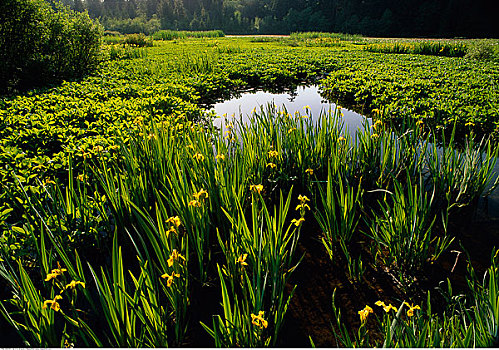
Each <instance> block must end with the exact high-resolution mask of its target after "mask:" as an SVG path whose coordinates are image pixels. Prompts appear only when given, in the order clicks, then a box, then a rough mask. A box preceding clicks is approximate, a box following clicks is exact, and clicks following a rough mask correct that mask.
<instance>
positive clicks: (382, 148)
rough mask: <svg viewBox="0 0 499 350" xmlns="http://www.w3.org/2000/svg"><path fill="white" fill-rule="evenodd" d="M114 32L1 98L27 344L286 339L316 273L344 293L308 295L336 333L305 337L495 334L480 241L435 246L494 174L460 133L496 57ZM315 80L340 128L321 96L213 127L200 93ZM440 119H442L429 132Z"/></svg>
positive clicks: (8, 238)
mask: <svg viewBox="0 0 499 350" xmlns="http://www.w3.org/2000/svg"><path fill="white" fill-rule="evenodd" d="M130 38H131V39H130V40H132V39H134V42H132V43H130V44H127V43H126V42H125V41H123V42H119V43H111V44H109V45H106V46H105V47H104V53H103V54H104V56H105V57H107V58H108V60H107V61H106V62H104V64H103V65H102V67H101V70H99V72H98V74H95V75H93V76H89V77H86V78H85V79H83V80H81V81H72V82H64V83H62V84H60V85H59V86H56V87H53V88H50V89H45V90H43V91H30V92H27V93H24V94H18V95H16V96H8V97H4V98H3V99H2V100H1V101H0V125H1V126H2V127H1V128H0V176H1V179H0V180H1V181H0V182H1V183H2V188H1V192H0V228H1V236H0V278H1V279H0V285H1V287H2V290H4V291H5V292H4V294H3V295H1V306H2V307H1V308H0V313H2V315H3V316H4V318H5V320H6V322H7V323H8V324H9V326H6V327H2V330H3V329H5V330H6V331H7V332H14V331H16V330H17V333H18V334H20V335H21V337H22V340H23V341H24V342H25V344H26V345H28V346H53V347H59V346H61V347H62V346H76V347H79V346H81V347H83V346H88V347H92V346H106V347H166V346H184V345H188V346H213V345H216V346H277V345H290V344H292V345H294V344H293V343H292V341H289V340H287V339H286V337H285V336H283V333H284V332H285V331H286V329H289V328H288V327H290V326H292V325H290V324H289V323H286V322H285V319H286V318H288V319H289V318H290V315H289V314H290V313H291V311H292V310H293V309H294V308H296V304H294V300H296V295H297V294H300V293H302V295H303V294H304V295H305V298H306V299H311V298H315V297H317V295H316V294H315V293H316V289H320V288H322V287H323V286H324V285H327V286H328V287H329V286H332V285H334V286H335V287H336V286H338V287H341V288H338V291H337V292H336V293H335V295H334V298H336V300H337V298H343V300H347V301H348V302H347V303H344V304H342V305H341V312H342V314H343V317H341V315H340V310H339V308H338V307H337V303H333V308H332V309H330V306H331V294H329V295H327V299H326V302H325V303H326V304H327V305H328V307H327V310H329V311H326V312H325V314H326V315H325V316H324V315H321V317H322V316H324V317H327V320H328V321H327V327H330V325H331V324H334V331H333V329H329V333H333V332H334V333H336V334H337V337H336V341H334V340H331V341H329V340H327V339H326V338H316V337H315V336H314V338H313V339H311V340H312V341H315V342H318V345H321V346H333V345H346V346H353V345H355V346H378V347H379V346H381V345H383V343H385V344H388V345H394V346H395V345H404V346H412V347H418V346H422V345H425V346H449V347H452V346H492V345H494V344H495V343H496V342H497V340H498V330H499V327H498V324H499V306H498V305H499V302H498V300H499V299H498V298H499V292H498V290H499V288H498V287H499V286H498V281H499V280H498V278H497V273H498V268H497V266H498V261H497V259H498V254H499V253H496V251H495V250H493V249H492V244H491V242H487V244H485V245H484V247H482V248H483V251H485V252H486V254H479V255H478V258H480V259H482V260H481V262H482V263H483V264H486V265H487V266H491V267H490V268H489V269H487V271H488V272H487V275H486V278H485V279H482V278H481V277H482V276H477V274H476V273H475V272H474V270H473V269H472V268H471V264H472V263H474V261H473V260H472V259H473V258H477V256H476V255H474V256H473V257H469V258H463V259H464V260H463V261H464V262H462V261H460V262H459V266H458V267H462V266H463V264H464V266H468V265H469V266H470V267H469V268H468V270H469V271H467V272H466V271H464V272H463V271H462V270H460V271H459V273H457V272H454V268H453V267H452V263H454V260H451V263H450V264H449V258H448V256H446V254H450V253H451V252H453V251H455V250H456V249H459V250H460V251H462V250H463V249H472V248H474V247H475V246H474V245H473V244H469V242H467V241H466V239H465V238H466V237H465V234H464V233H462V232H461V231H458V230H455V229H454V230H452V229H449V227H451V225H459V224H461V221H459V220H460V218H461V217H463V218H465V220H468V218H469V217H470V214H469V213H470V212H471V213H472V212H473V210H474V209H475V208H476V205H477V202H478V200H479V198H480V197H481V196H482V195H486V194H487V193H488V192H489V191H491V190H492V189H493V188H494V187H495V186H497V184H498V182H499V180H497V174H494V171H493V169H494V165H495V164H496V162H497V155H498V152H499V148H497V147H496V144H495V143H494V141H493V140H491V139H484V140H482V139H481V137H480V136H481V135H480V136H478V137H475V138H473V136H472V135H471V134H470V131H475V132H477V131H481V132H482V133H485V134H490V133H492V134H493V135H495V136H497V125H498V124H497V123H498V122H497V120H496V116H497V113H496V111H497V108H498V106H497V91H495V90H494V88H493V86H494V81H497V79H498V76H499V71H498V64H497V63H495V62H493V61H479V60H475V59H468V58H464V57H445V56H432V55H424V54H391V53H382V52H369V51H367V50H364V49H363V47H364V46H365V44H364V43H359V42H354V43H352V42H348V41H345V40H340V39H347V37H342V38H336V37H334V36H323V35H318V34H316V33H310V34H308V35H305V34H303V35H295V36H294V37H293V38H286V39H272V40H270V41H269V42H262V41H261V40H258V39H248V38H246V39H240V38H202V39H182V40H171V41H163V40H161V41H154V42H153V46H147V45H146V46H143V47H137V46H138V45H137V44H136V42H138V41H139V40H140V39H139V38H138V37H135V36H133V37H130ZM352 39H356V38H355V37H353V38H352ZM435 45H440V44H438V43H437V44H435ZM456 45H461V44H460V43H457V44H456ZM430 47H432V46H431V45H430ZM456 47H460V46H456ZM420 53H424V52H420ZM425 67H430V68H431V69H424V68H425ZM313 81H315V82H316V83H318V84H321V86H322V87H323V90H324V92H328V93H333V94H334V95H336V97H340V98H341V100H342V101H343V102H349V103H350V104H349V106H352V105H354V104H357V105H359V104H364V105H365V107H366V108H365V110H367V111H368V112H369V113H370V114H371V115H372V116H373V117H374V120H373V121H372V123H368V122H366V123H364V126H363V128H362V129H358V130H356V131H351V132H348V131H347V130H346V129H345V127H344V124H343V120H342V111H341V108H339V107H338V108H334V109H333V110H331V111H327V112H324V113H323V114H322V115H321V116H315V118H312V115H311V114H310V111H309V109H308V108H307V107H306V106H304V109H303V113H301V114H300V113H297V114H296V115H290V114H288V112H287V111H285V110H280V109H278V108H276V107H275V106H270V107H269V108H267V109H263V108H262V109H261V110H257V109H255V110H254V111H253V112H252V119H251V120H250V121H249V122H247V123H244V122H242V121H241V122H239V121H237V120H229V119H224V121H223V123H222V128H220V129H218V128H214V127H213V126H212V124H211V123H210V119H209V117H210V116H209V113H207V112H206V111H205V107H206V106H207V105H209V104H210V103H213V102H214V101H216V100H218V99H221V98H226V97H230V96H232V95H233V94H235V93H237V92H238V91H243V90H244V89H248V88H254V87H258V88H261V87H267V88H273V89H277V88H279V87H289V86H292V85H293V84H298V83H303V82H313ZM366 86H367V87H368V88H369V90H366V89H365V87H366ZM397 101H398V102H397ZM402 101H403V102H404V104H402ZM418 101H422V103H421V104H419V105H418V104H417V103H418ZM423 102H424V103H423ZM416 107H417V108H416ZM437 107H438V108H440V109H439V110H440V113H432V111H433V110H438V108H437ZM372 109H375V110H374V111H372ZM393 119H395V120H397V121H398V122H399V123H398V124H399V125H398V127H397V128H396V129H392V128H391V127H390V124H389V123H386V121H387V120H393ZM435 126H438V128H437V127H435ZM458 128H462V129H463V130H465V133H464V134H467V135H463V138H462V139H461V140H459V142H456V140H455V139H454V138H453V137H454V136H455V131H456V129H458ZM441 129H442V130H443V131H450V132H451V134H452V131H454V134H453V135H454V136H452V137H451V139H450V140H449V139H446V140H445V142H442V146H441V147H437V141H442V140H441V139H440V138H441V137H442V138H445V133H441V132H440V131H441ZM475 136H476V135H475ZM490 253H492V256H491V258H490V259H489V254H490ZM463 255H464V254H463ZM484 256H485V262H483V257H484ZM442 260H445V261H444V262H442ZM315 263H317V264H315ZM314 264H315V265H314ZM456 264H457V260H456ZM489 264H490V265H489ZM307 265H308V267H309V268H310V266H312V267H313V266H322V267H323V266H326V267H327V268H328V269H329V270H327V271H329V273H332V274H334V279H328V278H325V277H324V276H322V275H321V274H320V273H316V271H314V273H308V272H307V270H305V271H304V270H303V268H305V267H306V266H307ZM309 271H310V270H309ZM483 271H484V269H482V271H480V273H481V272H483ZM317 275H319V276H317ZM328 277H330V276H328ZM447 277H449V278H450V279H452V280H453V283H454V282H456V283H459V282H461V284H460V285H459V286H458V287H457V288H458V293H459V294H457V295H456V294H453V292H452V288H451V287H450V285H451V282H449V284H448V285H449V287H448V288H447V291H443V292H442V294H443V299H442V298H439V297H437V296H435V295H434V294H436V293H433V290H434V288H435V287H437V286H440V285H439V283H438V282H440V281H441V280H442V279H445V278H447ZM463 277H466V281H467V285H466V286H463V285H462V281H463ZM313 278H317V279H319V280H320V282H319V284H316V285H313V286H311V287H309V286H308V284H309V283H310V281H311V280H312V279H313ZM376 281H383V283H381V284H380V283H378V284H376V283H377V282H376ZM316 283H317V282H316ZM380 286H381V288H380ZM305 288H310V289H308V290H307V291H308V293H306V292H303V290H304V289H305ZM429 290H431V291H432V293H431V294H432V295H430V293H427V292H428V291H429ZM326 291H327V289H326ZM331 292H332V290H331ZM442 300H443V301H442ZM403 301H405V303H403ZM396 302H397V303H398V304H396V305H395V303H396ZM375 303H376V305H378V306H377V307H378V309H375V310H373V308H374V305H375ZM385 303H386V304H389V303H393V304H394V305H392V304H389V305H386V304H385ZM366 304H367V305H366ZM364 305H366V306H365V307H364ZM369 305H371V306H372V308H371V306H369ZM432 305H441V307H440V308H439V309H437V310H435V309H432ZM359 310H360V311H359ZM294 311H295V312H294V316H293V317H294V321H295V322H298V321H300V322H301V326H306V325H307V324H308V323H310V322H312V321H313V320H312V319H311V318H305V317H304V316H303V315H300V313H303V311H306V310H304V309H300V310H299V311H298V312H297V311H296V309H295V310H294ZM373 313H374V314H376V315H377V316H378V317H379V320H378V321H376V320H375V319H374V317H373V316H374V315H372V316H369V315H370V314H373ZM297 314H298V316H297ZM345 314H347V315H348V317H347V320H345V317H344V316H345ZM359 319H360V322H359ZM352 320H353V321H352ZM291 329H292V328H291ZM441 329H443V330H444V331H445V332H440V333H439V331H440V330H441ZM428 334H430V335H431V337H429V336H428ZM309 335H310V334H306V336H305V339H306V341H307V342H308V341H309V338H308V337H309ZM10 338H12V337H10ZM286 341H287V342H286ZM16 345H18V344H16Z"/></svg>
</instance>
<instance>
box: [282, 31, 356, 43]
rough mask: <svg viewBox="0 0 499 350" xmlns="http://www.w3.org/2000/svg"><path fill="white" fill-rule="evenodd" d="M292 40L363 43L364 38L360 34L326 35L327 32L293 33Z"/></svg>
mask: <svg viewBox="0 0 499 350" xmlns="http://www.w3.org/2000/svg"><path fill="white" fill-rule="evenodd" d="M289 37H290V38H291V39H296V40H304V39H324V38H328V39H338V40H341V41H362V40H363V38H362V36H361V35H359V34H344V33H325V32H296V33H291V34H290V36H289Z"/></svg>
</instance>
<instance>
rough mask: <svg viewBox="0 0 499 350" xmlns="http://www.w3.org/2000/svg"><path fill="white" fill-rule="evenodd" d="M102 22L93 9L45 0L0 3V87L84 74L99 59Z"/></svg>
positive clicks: (0, 88) (15, 0)
mask: <svg viewBox="0 0 499 350" xmlns="http://www.w3.org/2000/svg"><path fill="white" fill-rule="evenodd" d="M101 36H102V30H101V27H100V26H99V25H98V24H96V23H94V22H92V20H91V19H90V17H89V16H88V14H86V13H77V12H74V11H72V10H70V9H69V8H68V7H64V6H62V5H59V4H56V5H54V6H53V7H51V6H50V5H49V4H48V3H46V2H45V1H43V0H5V1H2V3H1V5H0V61H1V62H2V65H1V66H0V91H8V90H11V89H26V88H31V87H34V86H40V85H45V84H48V83H53V82H57V81H61V80H63V79H73V78H78V77H81V76H83V75H84V74H86V73H88V72H90V71H92V70H94V69H95V68H96V67H97V65H98V63H99V54H100V43H101Z"/></svg>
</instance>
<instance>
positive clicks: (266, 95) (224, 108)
mask: <svg viewBox="0 0 499 350" xmlns="http://www.w3.org/2000/svg"><path fill="white" fill-rule="evenodd" d="M268 104H274V105H275V106H276V107H278V108H281V107H285V108H286V110H287V111H288V113H290V114H292V115H294V113H295V112H297V111H298V112H300V113H301V114H304V113H305V110H304V107H305V106H308V107H309V108H310V115H311V116H312V120H313V119H314V117H318V116H320V114H321V112H322V111H328V110H329V109H332V110H334V108H336V107H337V106H336V104H335V103H332V102H330V101H328V100H326V99H325V98H324V97H322V96H321V95H320V89H319V87H318V86H298V87H296V89H295V90H293V91H287V92H283V93H271V92H265V91H258V90H257V91H249V92H244V93H241V94H239V95H237V96H236V97H234V98H232V99H229V100H226V101H222V102H218V103H216V104H215V105H214V106H213V108H212V109H211V110H213V111H214V112H215V114H216V115H217V116H219V117H218V118H216V119H215V120H214V125H215V126H217V127H221V128H222V129H223V128H224V124H225V123H223V119H224V118H227V119H228V120H230V119H231V118H240V117H241V118H242V120H243V122H244V121H249V120H250V118H251V114H252V111H253V109H254V108H256V109H257V110H259V109H260V108H261V107H262V106H263V107H264V108H265V107H266V106H267V105H268ZM341 111H342V113H343V120H344V122H345V129H346V132H349V133H350V134H352V135H353V134H355V132H356V130H357V129H358V128H361V127H362V123H363V122H364V121H366V122H367V123H368V124H371V119H370V118H366V117H365V116H363V115H361V114H359V113H356V112H354V111H352V110H349V109H347V108H345V107H344V106H342V109H341ZM224 115H225V116H226V117H222V116H224ZM223 131H225V130H223ZM494 171H495V172H496V174H499V161H498V162H497V163H496V165H495V168H494ZM477 218H479V220H487V221H488V220H494V221H496V220H499V188H497V189H496V190H495V191H494V192H493V193H491V194H490V195H489V196H488V198H486V199H485V198H482V199H481V201H480V203H479V210H478V212H477ZM498 231H499V228H498Z"/></svg>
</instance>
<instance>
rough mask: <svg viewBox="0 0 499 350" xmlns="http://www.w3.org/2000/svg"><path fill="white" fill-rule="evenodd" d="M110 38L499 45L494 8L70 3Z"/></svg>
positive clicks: (321, 0) (384, 3) (452, 3)
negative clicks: (426, 40)
mask: <svg viewBox="0 0 499 350" xmlns="http://www.w3.org/2000/svg"><path fill="white" fill-rule="evenodd" d="M63 3H65V4H66V5H69V6H70V7H71V8H72V9H74V10H76V11H85V10H86V11H88V13H89V15H90V17H91V18H95V19H99V21H100V22H101V23H102V24H103V25H104V27H105V28H106V29H107V30H110V31H118V32H121V33H125V34H132V33H145V34H152V33H153V32H155V31H158V30H160V29H172V30H212V29H221V30H223V31H224V32H225V33H227V34H289V33H292V32H298V31H327V32H342V33H350V34H362V35H367V36H388V37H415V36H417V37H466V38H485V37H489V38H490V37H497V35H498V33H499V22H498V21H497V20H495V18H494V16H495V13H496V12H495V11H494V4H493V1H487V0H476V1H472V0H426V1H412V0H397V1H396V0H314V1H312V0H296V1H285V0H63Z"/></svg>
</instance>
